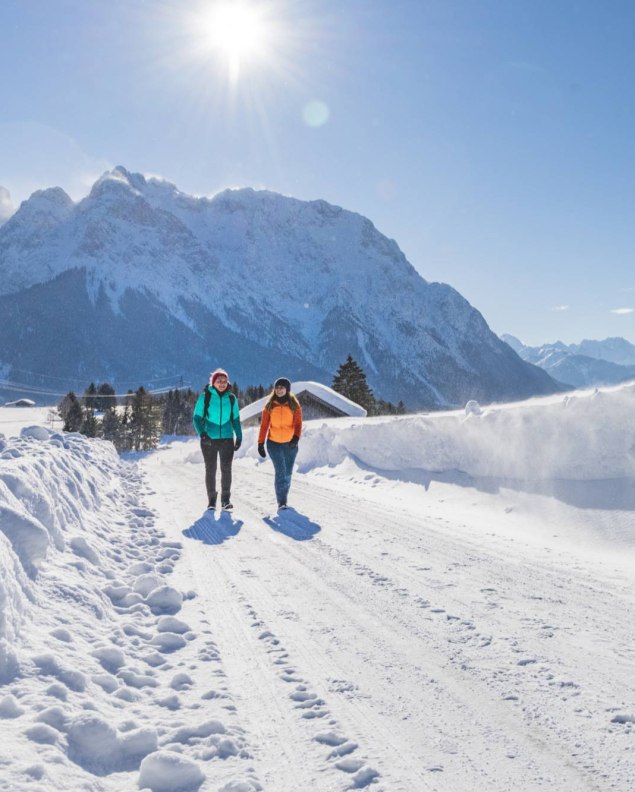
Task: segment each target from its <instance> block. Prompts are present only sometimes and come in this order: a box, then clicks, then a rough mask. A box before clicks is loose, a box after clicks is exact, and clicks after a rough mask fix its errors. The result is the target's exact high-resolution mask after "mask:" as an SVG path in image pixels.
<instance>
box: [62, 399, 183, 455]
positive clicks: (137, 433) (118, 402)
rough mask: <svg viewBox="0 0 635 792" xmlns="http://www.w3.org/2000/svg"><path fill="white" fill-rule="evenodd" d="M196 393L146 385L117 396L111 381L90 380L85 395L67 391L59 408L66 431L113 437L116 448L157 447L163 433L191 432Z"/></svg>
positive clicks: (127, 449) (126, 449) (137, 448)
mask: <svg viewBox="0 0 635 792" xmlns="http://www.w3.org/2000/svg"><path fill="white" fill-rule="evenodd" d="M197 397H198V394H196V393H194V392H193V391H191V390H186V391H179V390H171V391H168V392H167V393H165V394H160V395H153V394H151V393H148V391H146V389H145V388H144V387H143V386H142V387H139V388H138V389H137V390H136V391H128V393H127V394H126V395H125V396H123V397H117V396H115V390H114V388H113V387H112V386H111V385H109V384H108V383H104V384H102V385H100V386H99V387H96V386H95V385H94V384H92V383H91V385H90V386H89V387H88V388H87V389H86V391H85V392H84V395H83V396H80V397H78V396H76V395H75V393H73V392H72V391H71V392H70V393H67V394H66V396H64V398H63V399H62V401H61V402H60V403H59V404H58V406H57V410H58V412H59V414H60V416H61V418H62V420H63V421H64V431H65V432H80V433H81V434H83V435H86V437H99V438H101V439H103V440H110V441H111V442H112V443H113V444H114V446H115V448H116V449H117V451H141V450H144V449H146V448H156V447H157V446H158V444H159V439H160V437H161V435H162V434H192V433H193V432H194V428H193V426H192V412H193V410H194V404H195V403H196V399H197Z"/></svg>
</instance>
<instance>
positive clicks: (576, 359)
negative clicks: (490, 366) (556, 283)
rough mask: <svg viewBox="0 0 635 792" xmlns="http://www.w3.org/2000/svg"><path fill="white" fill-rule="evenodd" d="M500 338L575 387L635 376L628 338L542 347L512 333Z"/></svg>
mask: <svg viewBox="0 0 635 792" xmlns="http://www.w3.org/2000/svg"><path fill="white" fill-rule="evenodd" d="M501 338H502V340H503V341H505V342H506V343H507V344H509V346H510V347H511V348H512V349H513V350H514V351H515V352H517V353H518V354H519V355H520V357H521V358H523V360H526V361H527V362H529V363H533V364H534V365H535V366H540V368H542V369H544V370H545V371H547V372H548V373H549V374H550V375H551V376H552V377H553V378H554V379H556V380H557V381H559V382H562V383H565V384H567V385H571V386H573V387H575V388H584V387H590V386H594V385H618V384H619V383H621V382H627V381H628V380H632V379H635V346H634V345H633V344H631V343H630V342H629V341H627V340H626V339H625V338H606V339H604V341H590V340H584V341H581V342H580V343H579V344H569V345H567V344H563V343H562V342H561V341H556V342H555V343H554V344H544V345H543V346H540V347H529V346H525V345H524V344H523V343H522V341H520V340H519V339H518V338H516V337H515V336H512V335H502V336H501Z"/></svg>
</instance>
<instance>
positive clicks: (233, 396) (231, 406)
mask: <svg viewBox="0 0 635 792" xmlns="http://www.w3.org/2000/svg"><path fill="white" fill-rule="evenodd" d="M203 393H204V394H205V402H204V404H203V420H204V421H206V420H207V413H208V412H209V403H210V401H211V399H212V391H211V390H210V387H209V385H206V386H205V387H204V388H203ZM235 403H236V394H234V393H233V392H232V391H229V415H230V416H231V414H232V412H233V411H234V404H235Z"/></svg>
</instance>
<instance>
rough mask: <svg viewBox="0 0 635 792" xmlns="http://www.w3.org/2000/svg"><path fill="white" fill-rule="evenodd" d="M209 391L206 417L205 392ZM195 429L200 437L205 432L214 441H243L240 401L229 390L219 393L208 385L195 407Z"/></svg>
mask: <svg viewBox="0 0 635 792" xmlns="http://www.w3.org/2000/svg"><path fill="white" fill-rule="evenodd" d="M206 391H209V394H210V399H209V407H208V409H207V415H205V414H204V413H205V392H206ZM193 422H194V428H195V429H196V431H197V432H198V434H199V435H201V434H203V432H206V433H207V436H208V437H209V438H211V439H212V440H221V439H231V440H233V438H234V433H236V438H237V439H238V440H242V439H243V430H242V427H241V425H240V411H239V409H238V399H237V398H236V397H235V396H234V394H233V393H231V394H230V391H229V389H228V390H226V391H225V392H224V393H219V392H218V391H217V390H216V388H212V387H211V385H207V386H206V387H205V389H204V390H203V393H201V395H200V396H199V397H198V401H197V402H196V406H195V407H194V417H193Z"/></svg>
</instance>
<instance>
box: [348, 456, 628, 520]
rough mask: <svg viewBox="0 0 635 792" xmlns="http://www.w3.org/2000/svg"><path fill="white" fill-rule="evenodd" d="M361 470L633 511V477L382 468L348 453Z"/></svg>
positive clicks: (425, 483)
mask: <svg viewBox="0 0 635 792" xmlns="http://www.w3.org/2000/svg"><path fill="white" fill-rule="evenodd" d="M351 457H352V459H353V461H354V462H355V464H356V465H357V466H358V467H359V468H360V469H361V470H366V471H368V472H371V473H375V474H376V475H377V476H381V477H382V478H385V479H389V480H391V481H404V482H409V483H412V484H420V485H421V486H422V487H424V488H425V489H426V490H428V489H429V488H430V486H431V484H432V483H433V482H439V483H443V484H455V485H457V486H459V487H471V488H472V489H476V490H479V491H480V492H486V493H489V494H491V495H495V494H497V493H498V492H500V490H501V489H510V490H515V491H516V492H522V493H527V494H529V495H544V496H547V497H552V498H556V499H557V500H560V501H562V502H563V503H567V504H568V505H570V506H575V507H576V508H578V509H604V510H620V511H635V478H613V479H598V480H596V481H593V480H588V479H581V480H579V481H577V480H572V479H553V478H552V479H544V480H541V479H514V478H504V477H495V476H471V475H469V474H468V473H464V472H463V471H462V470H446V471H441V472H434V471H429V470H422V469H417V468H406V469H402V470H384V469H382V468H378V467H372V466H370V465H367V464H365V463H364V462H362V461H361V460H360V459H359V458H357V457H355V456H353V455H351Z"/></svg>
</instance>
